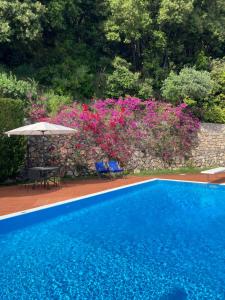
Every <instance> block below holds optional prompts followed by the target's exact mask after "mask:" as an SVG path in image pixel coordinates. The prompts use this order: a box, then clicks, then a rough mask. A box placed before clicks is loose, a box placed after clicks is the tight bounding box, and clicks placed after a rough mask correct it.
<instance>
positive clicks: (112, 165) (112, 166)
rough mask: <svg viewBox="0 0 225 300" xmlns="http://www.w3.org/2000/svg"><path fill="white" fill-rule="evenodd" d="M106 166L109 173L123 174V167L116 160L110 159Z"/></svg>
mask: <svg viewBox="0 0 225 300" xmlns="http://www.w3.org/2000/svg"><path fill="white" fill-rule="evenodd" d="M108 166H109V171H110V173H113V174H121V175H123V172H124V169H123V168H121V167H120V165H119V163H118V161H116V160H110V161H109V162H108Z"/></svg>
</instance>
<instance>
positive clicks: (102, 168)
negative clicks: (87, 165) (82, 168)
mask: <svg viewBox="0 0 225 300" xmlns="http://www.w3.org/2000/svg"><path fill="white" fill-rule="evenodd" d="M95 168H96V171H97V172H102V171H108V167H107V166H106V165H105V163H104V162H103V161H98V162H96V163H95Z"/></svg>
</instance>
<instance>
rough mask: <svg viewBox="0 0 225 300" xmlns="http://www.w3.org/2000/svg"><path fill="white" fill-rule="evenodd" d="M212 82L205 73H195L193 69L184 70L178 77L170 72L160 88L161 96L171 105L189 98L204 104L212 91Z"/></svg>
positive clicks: (207, 73)
mask: <svg viewBox="0 0 225 300" xmlns="http://www.w3.org/2000/svg"><path fill="white" fill-rule="evenodd" d="M213 86H214V82H213V80H212V79H211V76H210V73H209V72H207V71H197V70H195V69H194V68H184V69H182V70H181V71H180V73H179V75H177V74H176V73H174V72H171V73H170V75H169V76H168V77H167V79H166V80H165V81H164V83H163V86H162V89H161V91H162V96H163V97H164V98H165V99H167V100H170V101H171V102H173V103H175V104H176V103H179V102H182V101H183V100H184V99H185V98H190V99H193V100H195V101H197V102H198V104H199V103H200V102H202V101H203V102H204V99H206V98H207V97H208V96H209V94H210V92H211V91H212V89H213Z"/></svg>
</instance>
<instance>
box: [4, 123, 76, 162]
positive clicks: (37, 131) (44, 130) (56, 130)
mask: <svg viewBox="0 0 225 300" xmlns="http://www.w3.org/2000/svg"><path fill="white" fill-rule="evenodd" d="M75 132H77V130H76V129H73V128H69V127H65V126H62V125H56V124H51V123H47V122H39V123H35V124H31V125H26V126H22V127H19V128H16V129H13V130H10V131H6V132H5V134H7V135H8V136H9V137H10V136H11V135H24V136H30V135H32V136H34V135H35V136H42V137H43V136H45V135H64V134H74V133H75ZM43 150H44V140H43ZM42 160H43V162H44V157H42Z"/></svg>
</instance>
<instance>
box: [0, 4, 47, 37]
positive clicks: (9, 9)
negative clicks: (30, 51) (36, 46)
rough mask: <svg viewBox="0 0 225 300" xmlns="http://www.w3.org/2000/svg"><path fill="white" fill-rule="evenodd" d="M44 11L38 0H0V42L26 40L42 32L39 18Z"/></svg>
mask: <svg viewBox="0 0 225 300" xmlns="http://www.w3.org/2000/svg"><path fill="white" fill-rule="evenodd" d="M44 12H45V7H44V5H42V4H41V2H39V1H31V0H27V1H19V0H14V1H7V0H1V1H0V21H1V22H0V42H1V43H4V42H14V41H23V42H28V41H32V40H34V39H36V38H38V37H39V36H40V34H41V32H42V25H41V18H42V16H43V14H44Z"/></svg>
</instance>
